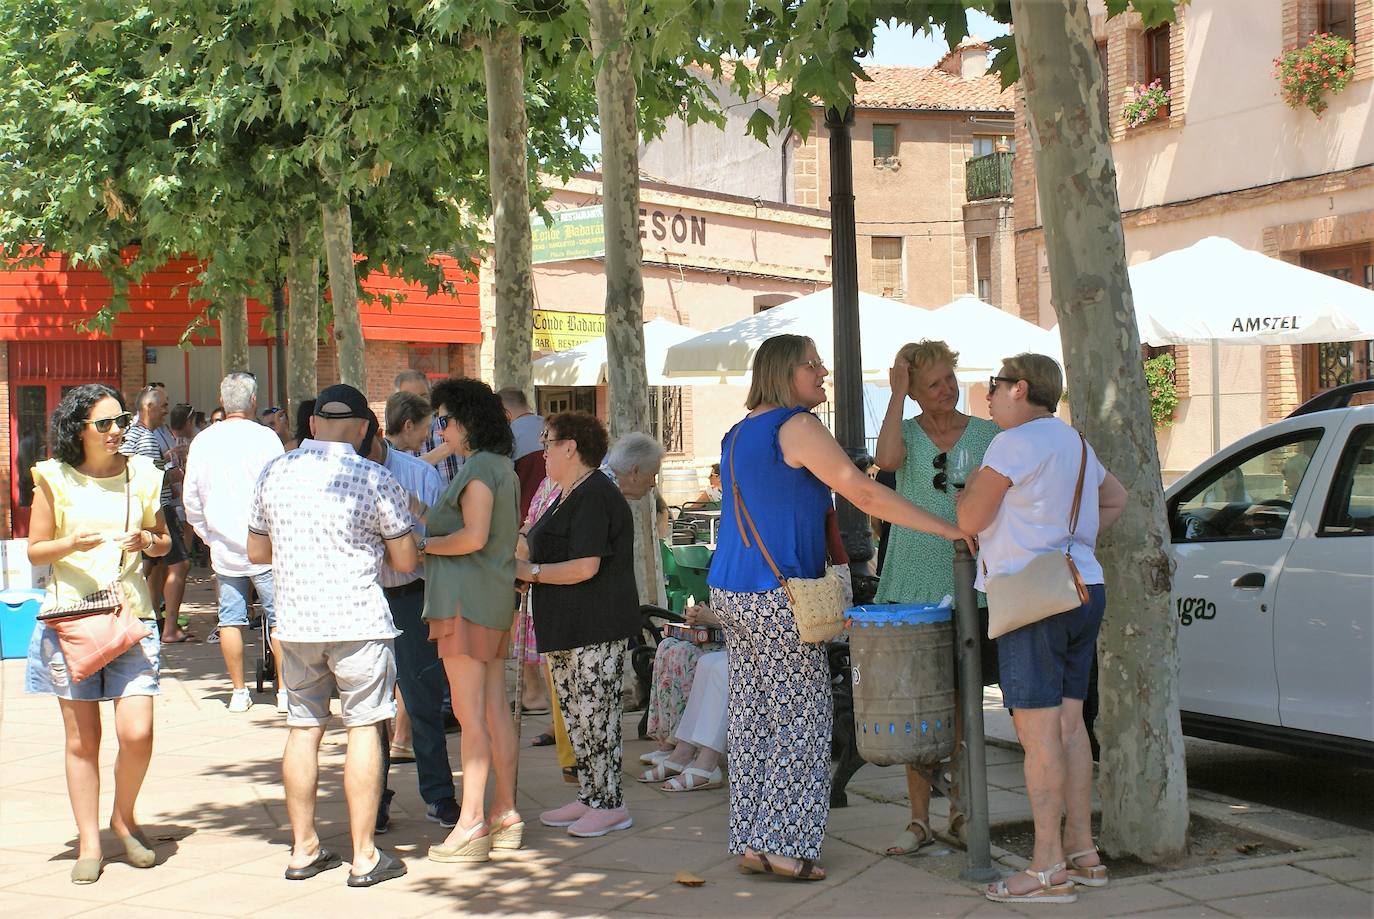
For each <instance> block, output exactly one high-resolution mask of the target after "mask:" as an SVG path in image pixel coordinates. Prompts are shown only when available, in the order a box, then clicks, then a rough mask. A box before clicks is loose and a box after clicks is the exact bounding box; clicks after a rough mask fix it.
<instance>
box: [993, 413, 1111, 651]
mask: <svg viewBox="0 0 1374 919" xmlns="http://www.w3.org/2000/svg"><path fill="white" fill-rule="evenodd" d="M1078 440H1079V442H1080V443H1081V444H1082V446H1083V458H1082V460H1081V461H1080V462H1079V465H1078V484H1077V486H1075V487H1074V490H1073V508H1072V509H1071V510H1070V511H1069V540H1068V544H1067V545H1065V547H1064V551H1063V552H1062V553H1060V552H1058V551H1057V550H1056V551H1054V552H1042V553H1041V554H1039V555H1037V556H1036V557H1035V558H1033V559H1031V561H1030V564H1029V565H1027V566H1026V567H1024V568H1022V569H1021V570H1020V571H1017V572H1014V573H1012V574H1000V575H997V576H996V577H987V571H988V568H987V565H986V564H984V565H983V576H984V579H985V581H986V583H985V584H984V586H983V591H984V592H985V593H986V594H987V595H988V638H996V637H997V636H999V635H1005V634H1007V633H1008V632H1012V631H1015V630H1016V629H1019V628H1021V627H1022V626H1024V625H1030V624H1031V623H1032V622H1039V621H1040V620H1041V619H1048V618H1049V617H1050V616H1054V615H1057V614H1059V613H1066V612H1068V611H1069V610H1071V609H1077V608H1078V607H1080V606H1082V605H1083V604H1084V603H1087V602H1088V588H1087V587H1085V586H1084V585H1083V578H1082V576H1081V575H1079V573H1078V566H1077V565H1075V564H1074V563H1073V555H1072V551H1073V535H1074V533H1075V532H1076V531H1077V530H1078V512H1079V509H1080V507H1081V506H1082V504H1083V477H1084V475H1085V474H1086V473H1087V469H1088V441H1087V439H1086V438H1084V437H1083V435H1082V433H1080V434H1079V435H1078Z"/></svg>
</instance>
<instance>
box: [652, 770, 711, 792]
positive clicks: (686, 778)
mask: <svg viewBox="0 0 1374 919" xmlns="http://www.w3.org/2000/svg"><path fill="white" fill-rule="evenodd" d="M693 779H701V780H702V781H701V782H700V783H698V782H695V781H693ZM724 784H725V776H724V775H722V774H721V771H720V767H719V766H717V767H716V768H714V769H712V770H711V771H710V772H707V771H706V770H705V769H697V768H695V767H692V766H688V767H687V768H686V769H684V770H682V772H681V774H679V775H675V776H673V777H672V778H671V779H669V780H668V781H666V782H664V783H663V784H662V785H660V786H659V790H660V791H709V790H711V789H712V788H720V787H721V786H722V785H724Z"/></svg>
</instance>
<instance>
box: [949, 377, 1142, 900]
mask: <svg viewBox="0 0 1374 919" xmlns="http://www.w3.org/2000/svg"><path fill="white" fill-rule="evenodd" d="M988 386H989V389H988V408H989V411H990V414H991V415H992V420H993V421H995V422H996V423H997V424H998V425H999V426H1000V427H1001V428H1002V429H1003V430H1002V433H1001V434H998V435H997V436H996V437H995V438H993V440H992V443H991V444H989V445H988V449H987V452H986V453H985V454H984V456H983V465H982V467H981V468H980V469H979V470H978V471H977V472H976V473H974V474H973V475H972V476H970V477H969V479H968V483H967V486H966V487H965V489H964V493H963V495H962V496H961V497H960V501H959V510H958V513H959V528H960V529H961V530H963V531H964V532H966V533H977V534H978V539H979V551H978V562H979V564H978V581H977V586H978V587H979V588H980V589H981V588H982V587H983V584H984V581H985V579H987V578H990V577H996V576H998V575H1007V574H1013V573H1015V572H1017V571H1020V570H1021V569H1023V568H1024V567H1025V566H1026V565H1027V564H1029V563H1030V561H1031V559H1032V558H1034V557H1035V556H1036V555H1039V554H1041V553H1044V552H1051V551H1063V549H1064V546H1065V545H1066V544H1068V543H1069V540H1070V537H1069V513H1070V508H1071V507H1072V505H1073V494H1074V489H1075V486H1076V485H1077V482H1078V470H1079V466H1080V464H1082V463H1083V462H1084V460H1083V455H1084V454H1083V444H1082V441H1080V438H1079V434H1078V432H1077V431H1075V430H1074V429H1073V428H1071V427H1069V426H1068V425H1067V424H1065V423H1064V422H1062V421H1060V420H1059V419H1058V418H1056V417H1054V410H1055V407H1056V406H1058V405H1059V399H1060V396H1061V395H1062V394H1063V391H1064V382H1063V375H1062V374H1061V373H1060V370H1059V365H1058V364H1057V363H1055V361H1054V360H1053V359H1052V358H1049V357H1046V356H1045V355H1043V354H1019V355H1017V356H1016V357H1012V358H1008V359H1007V360H1006V361H1004V362H1003V364H1002V371H1001V373H999V374H998V375H997V376H995V377H993V378H992V379H991V380H990V381H989V384H988ZM1083 494H1084V499H1085V500H1084V501H1083V502H1082V507H1081V510H1080V513H1079V518H1078V528H1077V530H1076V532H1075V533H1074V535H1073V537H1072V546H1071V547H1070V552H1071V554H1072V557H1073V560H1074V563H1075V564H1076V565H1077V566H1078V571H1079V573H1080V574H1081V575H1082V577H1083V583H1084V584H1086V585H1087V586H1088V593H1089V597H1090V599H1089V601H1088V602H1087V603H1085V604H1083V605H1082V606H1080V607H1078V608H1076V609H1072V610H1069V611H1068V612H1064V613H1059V614H1058V615H1055V616H1050V617H1049V618H1047V619H1042V620H1040V621H1039V622H1035V623H1032V624H1030V625H1027V626H1024V627H1022V628H1019V629H1016V630H1015V631H1012V632H1009V633H1007V634H1006V635H1003V636H1002V637H1000V638H998V639H997V654H998V662H999V669H1000V677H1001V685H1002V697H1003V704H1004V705H1005V706H1006V707H1007V708H1009V709H1011V710H1012V720H1013V722H1014V723H1015V725H1016V735H1017V737H1018V738H1019V739H1020V741H1021V745H1022V747H1024V748H1025V751H1026V758H1025V769H1026V790H1027V794H1028V796H1029V798H1030V802H1031V811H1032V813H1033V814H1034V816H1035V827H1036V829H1035V852H1034V854H1033V856H1032V858H1031V863H1030V867H1029V868H1027V869H1026V870H1025V871H1024V872H1022V873H1021V874H1017V875H1013V876H1012V877H1010V878H1007V879H1006V880H1004V881H999V882H998V883H997V884H995V885H991V886H989V887H988V889H987V897H988V899H990V900H996V901H998V902H1004V903H1005V902H1023V901H1030V900H1036V901H1040V902H1048V903H1071V902H1073V900H1074V899H1076V895H1075V894H1074V885H1075V884H1082V885H1085V886H1089V887H1101V886H1104V885H1105V884H1106V883H1107V869H1106V867H1105V866H1104V865H1103V864H1102V860H1101V858H1099V857H1098V854H1097V848H1096V846H1094V844H1093V839H1092V826H1091V817H1092V802H1091V797H1092V752H1091V750H1090V748H1089V744H1088V732H1087V728H1086V727H1085V726H1084V724H1083V700H1084V698H1085V697H1086V696H1087V690H1088V674H1089V671H1090V670H1091V669H1092V662H1093V658H1094V657H1095V655H1096V652H1097V647H1096V646H1097V631H1098V628H1099V626H1100V625H1101V624H1102V613H1103V610H1104V609H1105V607H1106V602H1107V594H1106V589H1105V587H1104V584H1103V581H1104V579H1103V576H1102V566H1101V564H1099V563H1098V561H1097V558H1096V557H1095V556H1094V554H1093V547H1094V545H1095V544H1096V542H1097V534H1098V531H1099V530H1100V529H1102V528H1104V527H1108V526H1110V525H1111V524H1112V523H1114V522H1115V521H1116V519H1117V518H1118V517H1120V516H1121V512H1122V510H1123V509H1124V508H1125V506H1126V490H1125V489H1124V488H1122V486H1121V483H1120V482H1118V481H1117V480H1116V477H1115V476H1113V475H1112V474H1111V473H1110V472H1108V471H1107V470H1106V469H1104V468H1103V467H1102V464H1101V463H1100V462H1099V461H1098V459H1097V454H1096V453H1094V452H1093V449H1092V447H1091V446H1089V447H1087V460H1086V469H1085V473H1084V483H1083ZM1094 495H1095V496H1096V500H1093V497H1094ZM1061 815H1062V816H1063V818H1064V824H1063V829H1062V832H1061V830H1060V818H1061Z"/></svg>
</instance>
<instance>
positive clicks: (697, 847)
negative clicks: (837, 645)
mask: <svg viewBox="0 0 1374 919" xmlns="http://www.w3.org/2000/svg"><path fill="white" fill-rule="evenodd" d="M189 599H190V601H191V602H189V603H188V604H187V611H188V612H189V613H190V614H191V615H192V619H193V623H194V629H195V632H196V634H197V635H199V636H204V635H206V634H208V632H209V631H210V628H211V618H212V617H211V608H212V607H211V605H210V603H209V601H210V591H209V587H208V584H207V583H206V582H204V581H200V582H198V583H196V584H194V585H193V586H192V589H191V591H190V597H189ZM255 654H256V648H255V646H252V647H250V648H249V649H248V652H247V657H248V660H249V662H250V664H251V663H252V661H254V660H255ZM23 666H24V662H23V661H19V660H13V661H5V662H4V663H3V666H2V667H0V915H5V916H16V917H18V916H33V917H45V919H46V917H58V916H74V915H83V916H96V915H98V916H130V917H139V919H145V917H155V916H159V915H168V916H171V915H177V916H200V915H206V916H243V915H249V914H268V915H271V916H272V917H274V919H277V917H294V916H309V917H314V919H318V917H322V916H337V917H349V916H364V915H366V916H376V917H382V919H399V917H407V916H427V915H434V916H456V915H489V916H570V915H576V916H582V915H605V914H615V915H657V916H662V915H669V916H708V917H728V916H773V915H825V916H856V917H857V916H903V917H908V916H955V917H979V916H1020V915H1039V916H1047V915H1053V916H1109V915H1124V914H1136V913H1140V914H1144V915H1149V916H1155V917H1164V916H1170V917H1173V916H1178V917H1184V916H1222V915H1228V916H1295V917H1297V916H1303V917H1307V916H1323V917H1336V916H1362V917H1368V916H1370V915H1371V914H1374V843H1372V842H1371V837H1370V835H1369V834H1362V833H1359V832H1357V831H1355V830H1352V829H1350V828H1348V827H1340V826H1336V825H1333V824H1329V823H1323V822H1321V821H1315V820H1310V819H1307V818H1302V817H1299V816H1296V815H1292V814H1287V813H1284V812H1278V811H1271V810H1266V809H1263V808H1245V807H1243V806H1240V805H1235V804H1233V803H1230V802H1226V801H1224V800H1221V799H1215V798H1210V799H1209V798H1200V797H1198V796H1195V798H1194V802H1193V806H1194V809H1195V811H1197V812H1200V813H1206V814H1208V815H1209V816H1217V817H1220V818H1223V819H1233V820H1234V819H1242V820H1246V821H1250V825H1251V826H1253V827H1255V828H1256V829H1260V830H1261V831H1263V832H1265V833H1268V834H1269V835H1278V836H1280V837H1281V838H1283V839H1285V840H1287V841H1289V842H1293V843H1295V844H1298V845H1301V846H1302V847H1303V848H1304V850H1305V851H1303V852H1299V853H1295V854H1293V855H1289V856H1280V857H1273V858H1268V859H1252V860H1249V861H1247V862H1245V863H1243V864H1242V865H1241V866H1240V867H1228V866H1219V867H1217V868H1209V869H1193V870H1190V871H1181V872H1172V873H1162V874H1159V875H1152V876H1150V877H1143V878H1132V879H1126V880H1122V881H1114V882H1113V883H1112V885H1111V886H1109V887H1108V888H1106V889H1104V890H1100V891H1091V890H1090V891H1084V892H1082V893H1081V894H1080V897H1079V901H1078V903H1076V904H1074V905H1072V906H1067V907H1046V906H1040V907H1030V906H1023V907H1022V908H1021V909H1020V910H1018V909H1013V908H1010V907H1004V906H1000V905H997V904H993V903H989V902H987V901H986V900H984V899H983V897H982V896H981V895H980V892H979V888H978V886H977V885H974V884H969V883H966V882H963V881H960V880H959V879H958V874H959V870H960V869H961V868H962V867H963V863H964V859H963V853H962V852H958V851H953V850H951V849H948V848H945V847H942V846H938V845H937V846H936V847H935V848H934V849H933V851H932V850H927V853H928V854H923V855H922V856H921V857H917V858H903V859H892V858H885V857H883V856H882V855H881V854H880V853H881V851H882V849H883V847H884V846H886V845H887V844H888V842H889V841H890V840H891V838H892V837H893V836H894V835H895V833H896V831H897V830H898V829H899V828H900V827H901V826H902V825H904V823H905V821H906V816H905V813H906V808H905V806H904V804H903V803H902V802H904V794H905V787H904V781H903V778H902V774H901V772H900V771H899V770H897V769H895V768H894V769H879V768H876V767H872V766H869V767H865V768H864V769H863V770H862V771H860V773H859V774H858V775H857V776H856V777H855V779H854V781H853V782H852V783H851V784H850V786H849V787H850V806H849V807H847V808H844V809H842V810H836V811H834V812H832V815H831V820H830V825H829V838H828V840H827V842H826V846H825V852H824V856H823V858H822V863H823V864H824V866H825V868H826V869H827V871H828V872H829V875H830V876H829V877H828V878H827V879H826V880H825V881H823V882H820V883H815V884H800V883H794V882H786V881H780V880H777V879H773V878H765V877H757V876H744V875H741V874H739V873H738V872H737V870H736V868H735V859H734V858H732V857H730V856H729V855H728V854H727V853H726V851H725V847H724V839H725V835H726V823H727V812H726V792H725V791H723V790H721V791H711V792H694V793H691V794H666V793H663V792H660V791H658V790H657V789H656V788H654V787H651V786H645V785H640V784H638V783H636V782H634V781H630V780H629V779H628V778H627V781H626V794H627V798H628V803H629V807H630V809H631V813H632V815H633V816H634V818H635V825H634V828H633V829H632V830H628V831H625V832H620V833H614V834H612V835H610V836H609V837H606V838H603V839H593V840H575V839H573V838H571V837H569V836H567V835H566V834H565V833H563V832H562V831H559V830H552V829H549V828H546V827H543V826H540V825H539V824H538V822H537V819H536V818H537V814H538V812H539V811H540V810H541V809H543V808H546V807H553V806H557V805H560V804H563V803H566V801H568V800H569V799H570V797H571V787H570V786H567V785H564V784H563V782H562V780H561V777H560V776H559V773H558V770H557V767H556V764H555V762H554V757H553V752H552V748H541V749H534V748H531V747H529V746H525V747H524V748H523V749H522V751H521V774H520V802H519V804H520V808H521V810H522V812H523V814H524V816H525V818H526V820H527V829H526V836H525V842H526V845H525V848H524V849H523V850H521V851H519V852H514V853H510V854H509V855H502V856H499V857H498V858H497V859H496V860H494V861H492V862H491V863H489V864H486V865H482V866H466V867H464V866H453V865H440V864H436V863H433V862H430V861H428V860H427V859H425V857H424V854H425V851H426V849H427V848H428V846H429V845H430V844H431V843H434V842H437V841H440V840H441V839H442V838H443V837H444V835H445V832H446V831H444V830H442V829H441V828H440V827H439V826H438V825H437V824H434V823H429V822H427V821H426V820H425V819H424V806H423V804H422V803H421V801H420V799H419V795H418V793H417V791H416V787H415V771H414V766H412V765H405V766H396V767H393V770H392V787H393V788H395V789H396V791H397V795H396V800H395V803H394V804H393V807H392V817H393V820H392V829H391V832H389V833H388V834H387V835H385V836H382V837H379V842H380V843H381V844H382V845H383V846H384V847H385V848H386V849H388V850H392V851H397V852H399V853H400V854H401V855H402V856H403V857H404V858H405V860H406V862H407V864H408V865H409V868H410V874H409V875H408V876H407V877H405V878H403V879H400V880H397V881H391V882H388V883H386V884H383V885H380V886H378V887H376V888H372V889H369V890H351V889H348V888H347V887H345V885H344V875H345V872H346V870H347V869H343V870H337V871H331V872H327V873H325V874H323V875H320V876H319V877H317V878H314V879H312V880H310V881H303V882H289V881H286V880H284V879H283V878H282V871H283V869H284V868H285V865H286V859H287V852H288V849H289V840H290V833H289V830H288V828H287V822H286V809H285V805H284V803H283V797H282V790H281V782H280V755H281V749H282V744H283V741H284V739H285V728H284V724H283V718H282V716H279V715H277V713H276V710H275V707H274V705H272V704H270V702H271V700H269V699H268V698H267V697H266V696H263V697H260V704H258V705H256V706H255V707H254V708H253V709H252V710H251V711H250V712H249V713H247V714H243V715H231V714H229V713H228V712H227V711H226V710H225V705H226V704H227V701H228V682H227V680H225V679H224V677H223V676H222V675H221V673H220V670H221V668H222V662H221V661H220V657H219V650H218V647H217V646H215V645H206V644H203V643H195V644H183V645H176V646H171V647H168V648H166V649H165V650H164V660H163V675H162V690H163V694H162V696H161V698H160V699H159V700H158V702H157V706H156V712H157V714H156V741H155V753H154V757H153V764H152V768H151V770H150V772H149V775H148V780H147V782H146V783H145V785H144V788H143V792H142V794H141V796H140V799H139V800H140V804H139V814H140V818H141V820H142V822H143V825H144V827H145V829H146V830H147V832H148V834H149V835H150V836H152V837H153V838H154V839H155V840H157V842H158V850H159V861H158V865H157V866H156V867H154V868H152V869H149V870H137V869H134V868H132V867H131V866H129V865H128V864H127V863H126V862H125V860H124V859H123V857H122V856H121V857H120V858H118V859H112V860H110V861H107V862H106V864H105V870H104V874H103V876H102V877H101V879H100V881H99V882H98V883H96V884H92V885H89V886H84V887H78V886H75V885H73V884H71V883H70V882H69V881H68V873H69V872H70V870H71V865H72V859H73V858H74V857H75V851H74V848H73V846H74V843H75V834H74V829H73V825H72V819H71V812H70V809H69V807H68V805H67V799H66V789H65V781H64V778H63V760H62V728H61V723H60V720H59V717H58V712H57V707H56V705H55V704H54V703H53V701H52V700H51V699H50V698H43V697H32V696H26V695H25V694H24V693H23V692H22V683H23ZM989 716H990V717H989V733H990V735H993V736H994V737H995V736H998V735H1001V736H1002V737H1003V738H1005V737H1006V734H1007V732H1008V730H1009V726H1008V725H1007V723H1006V722H1005V720H1004V719H1001V718H999V717H998V716H997V713H996V710H995V709H994V710H992V711H990V712H989ZM637 720H638V718H637V716H626V720H625V728H626V737H633V736H634V728H635V724H636V722H637ZM105 725H106V738H105V744H104V751H103V754H102V755H103V760H102V762H103V765H104V769H103V784H102V789H103V792H104V793H103V794H102V798H101V800H102V810H101V812H102V819H106V820H107V819H108V814H109V810H110V805H111V798H112V790H113V786H112V777H111V767H112V765H113V760H114V753H115V744H114V736H113V735H114V731H113V723H112V721H111V718H110V716H109V714H108V709H107V714H106V721H105ZM544 727H545V723H544V719H529V720H527V722H526V725H525V741H524V742H525V744H528V742H529V738H530V737H531V736H532V735H534V734H536V733H538V732H539V731H541V730H543V729H544ZM343 743H344V733H343V731H342V729H340V728H338V726H337V725H335V726H334V728H333V730H331V731H330V733H329V734H328V735H327V736H326V738H325V747H324V755H323V757H322V764H321V772H320V799H319V800H320V805H319V813H318V817H319V827H320V835H321V838H322V839H324V840H325V841H326V843H327V844H329V845H331V846H333V847H334V848H335V849H336V850H337V851H340V852H341V853H342V854H344V856H345V857H347V856H348V854H349V842H348V830H347V822H346V820H347V817H346V812H345V807H344V801H343V794H342V789H341V782H342V766H343V756H342V753H343ZM458 743H459V736H458V735H451V736H450V749H451V755H452V761H453V763H454V766H455V767H457V766H458V763H459V759H458ZM647 749H648V744H646V743H643V742H640V741H631V742H628V743H627V744H626V762H627V764H629V763H632V762H633V761H634V758H635V757H637V756H638V754H640V753H642V752H644V751H645V750H647ZM1020 771H1021V766H1020V754H1019V750H1017V749H1016V748H1014V745H1011V744H1007V745H1000V744H999V745H995V746H990V748H989V764H988V774H989V781H990V786H991V787H990V789H989V803H990V808H991V812H992V815H993V819H994V821H995V822H997V821H1009V820H1019V819H1025V818H1026V817H1028V815H1029V809H1028V807H1027V805H1026V801H1025V797H1024V789H1023V788H1022V780H1021V774H1020ZM889 802H891V803H889ZM943 808H944V801H943V800H942V799H937V800H936V801H935V802H934V807H933V810H934V811H935V812H936V815H937V816H936V818H935V822H936V825H937V826H943V825H944V817H945V814H944V810H943ZM1237 814H1240V815H1241V816H1240V817H1236V815H1237ZM1228 815H1230V817H1229V818H1228ZM105 842H106V852H107V853H114V852H115V851H116V846H117V843H116V842H115V841H114V839H113V836H112V835H111V834H109V833H107V834H106V840H105ZM1017 862H1018V860H1017V859H1016V858H1015V857H1014V856H1009V857H1007V858H1006V860H1005V862H1004V864H1006V865H1007V866H1008V867H1009V869H1010V867H1014V866H1015V865H1016V864H1017ZM684 870H685V871H690V872H694V873H696V874H697V875H699V876H700V877H701V878H704V879H705V881H706V884H705V885H704V886H701V887H697V888H686V887H682V886H680V885H678V884H676V883H675V882H674V880H673V879H674V875H675V874H676V873H677V872H678V871H684Z"/></svg>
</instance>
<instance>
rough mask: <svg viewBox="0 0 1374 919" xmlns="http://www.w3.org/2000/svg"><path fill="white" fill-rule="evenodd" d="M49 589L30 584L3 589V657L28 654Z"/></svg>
mask: <svg viewBox="0 0 1374 919" xmlns="http://www.w3.org/2000/svg"><path fill="white" fill-rule="evenodd" d="M46 593H47V592H46V591H43V590H36V589H33V588H28V587H21V588H14V589H12V590H0V658H3V659H4V660H13V659H18V658H25V657H28V654H29V639H31V638H32V637H33V630H34V627H35V626H36V625H37V623H38V611H39V610H40V609H42V608H43V597H44V596H45V595H46Z"/></svg>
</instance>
